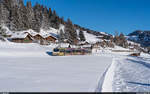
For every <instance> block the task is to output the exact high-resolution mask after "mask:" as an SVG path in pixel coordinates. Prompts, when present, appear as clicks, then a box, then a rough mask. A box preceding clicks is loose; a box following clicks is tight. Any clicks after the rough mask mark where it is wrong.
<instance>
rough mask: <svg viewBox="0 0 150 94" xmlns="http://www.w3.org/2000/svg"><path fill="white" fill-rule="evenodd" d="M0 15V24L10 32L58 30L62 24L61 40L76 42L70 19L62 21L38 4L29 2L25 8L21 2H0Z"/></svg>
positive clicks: (55, 14)
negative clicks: (63, 31) (51, 28)
mask: <svg viewBox="0 0 150 94" xmlns="http://www.w3.org/2000/svg"><path fill="white" fill-rule="evenodd" d="M0 14H1V16H0V24H4V25H5V26H7V27H8V28H9V29H10V30H12V31H21V30H27V29H33V30H35V31H36V32H40V29H41V28H42V29H45V30H47V29H49V28H50V27H53V28H55V29H59V26H60V24H63V25H64V26H65V33H64V35H62V36H64V37H63V38H66V39H68V42H70V43H76V42H78V39H77V34H76V26H75V25H74V24H73V23H72V21H71V20H70V19H68V20H67V21H64V18H63V17H59V16H58V15H57V13H56V11H55V10H53V11H52V10H51V8H49V9H48V8H47V7H44V6H43V5H40V4H38V3H36V4H35V5H34V6H32V4H31V1H29V2H27V4H26V6H25V4H24V2H23V0H0ZM80 30H81V27H80ZM61 34H63V33H61ZM62 36H61V39H62ZM83 36H84V35H82V37H83ZM82 40H83V39H82Z"/></svg>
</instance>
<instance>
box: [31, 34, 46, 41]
mask: <svg viewBox="0 0 150 94" xmlns="http://www.w3.org/2000/svg"><path fill="white" fill-rule="evenodd" d="M33 38H34V39H35V40H44V38H43V37H42V36H41V35H40V34H37V35H35V36H33Z"/></svg>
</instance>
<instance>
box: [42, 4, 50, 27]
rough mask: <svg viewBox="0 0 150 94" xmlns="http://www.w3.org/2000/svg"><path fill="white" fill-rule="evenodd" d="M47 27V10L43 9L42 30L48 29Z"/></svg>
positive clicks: (48, 24) (48, 25)
mask: <svg viewBox="0 0 150 94" xmlns="http://www.w3.org/2000/svg"><path fill="white" fill-rule="evenodd" d="M49 27H50V22H49V15H48V10H47V8H46V7H45V8H44V10H43V14H42V28H43V29H45V30H47V29H49Z"/></svg>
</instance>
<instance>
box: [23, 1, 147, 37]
mask: <svg viewBox="0 0 150 94" xmlns="http://www.w3.org/2000/svg"><path fill="white" fill-rule="evenodd" d="M27 1H32V3H33V5H34V4H35V3H36V2H38V3H40V4H42V5H45V6H47V7H48V8H49V7H51V8H52V10H53V9H55V10H56V12H57V14H58V15H59V16H63V17H64V18H65V19H66V18H70V19H71V20H72V21H73V23H75V24H79V25H81V26H84V27H87V28H90V29H93V30H96V31H101V32H107V33H110V34H114V32H115V31H118V32H123V33H124V34H128V33H130V32H132V31H134V30H137V29H138V30H150V0H24V2H25V3H26V2H27Z"/></svg>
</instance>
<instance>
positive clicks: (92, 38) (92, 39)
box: [84, 31, 102, 44]
mask: <svg viewBox="0 0 150 94" xmlns="http://www.w3.org/2000/svg"><path fill="white" fill-rule="evenodd" d="M84 36H85V40H86V41H87V42H88V43H91V44H92V43H96V42H101V41H102V40H101V39H98V38H97V36H95V35H93V34H89V33H87V31H84Z"/></svg>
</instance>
